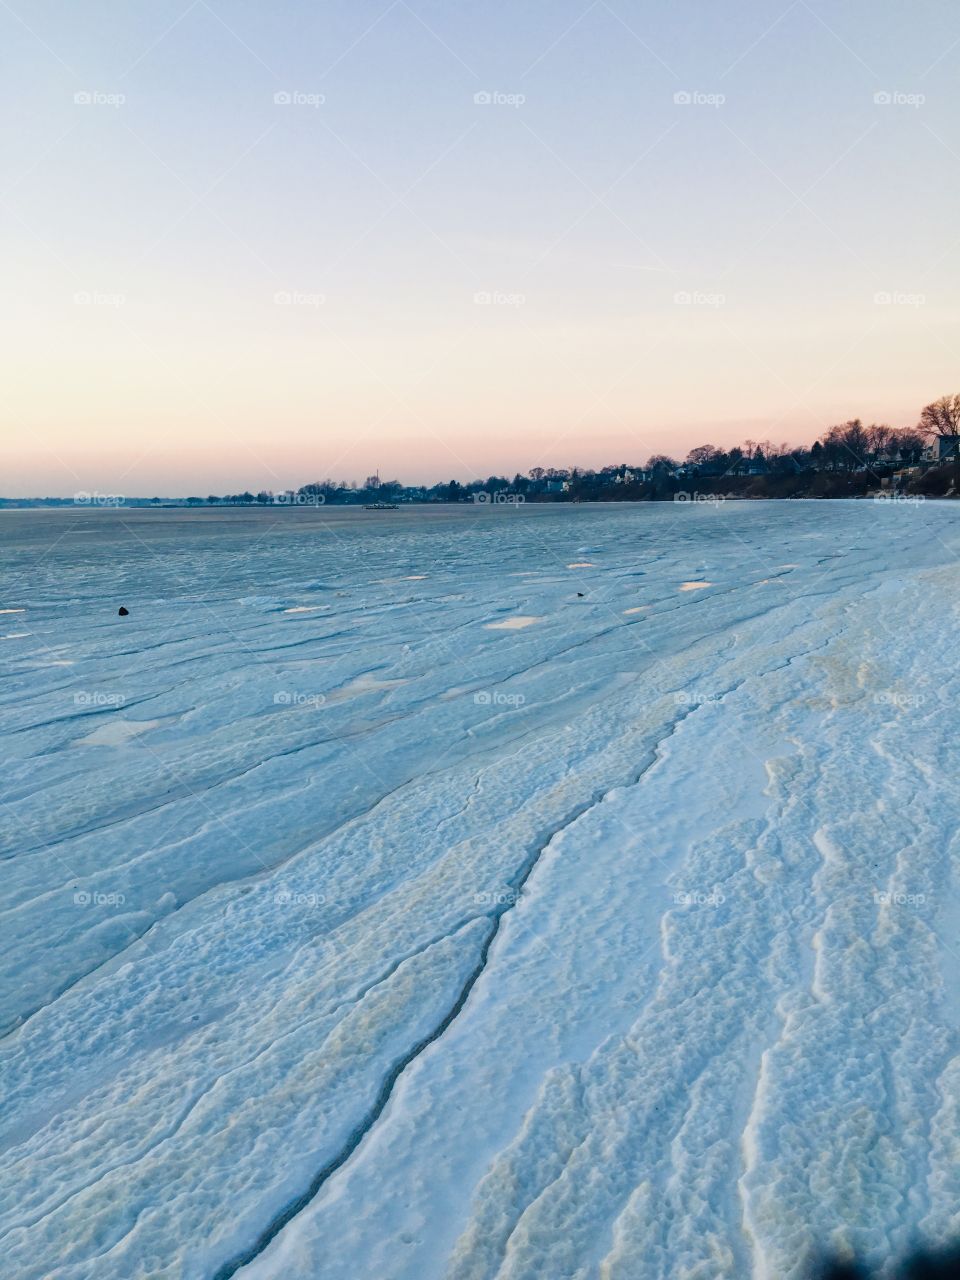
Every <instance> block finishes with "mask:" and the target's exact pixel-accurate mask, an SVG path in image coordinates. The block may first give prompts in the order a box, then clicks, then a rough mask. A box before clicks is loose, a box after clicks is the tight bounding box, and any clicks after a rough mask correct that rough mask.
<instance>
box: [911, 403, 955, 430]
mask: <svg viewBox="0 0 960 1280" xmlns="http://www.w3.org/2000/svg"><path fill="white" fill-rule="evenodd" d="M917 430H918V431H920V432H921V433H922V434H923V435H924V436H927V437H928V438H929V437H930V436H960V395H953V396H941V397H940V399H939V400H934V402H933V403H932V404H928V405H925V406H924V408H923V410H922V411H921V413H920V421H919V422H918V423H917Z"/></svg>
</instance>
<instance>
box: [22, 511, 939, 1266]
mask: <svg viewBox="0 0 960 1280" xmlns="http://www.w3.org/2000/svg"><path fill="white" fill-rule="evenodd" d="M958 552H960V505H957V504H951V503H934V502H926V503H923V502H914V501H909V502H900V501H885V502H872V501H865V502H829V503H828V502H822V503H814V502H809V503H808V502H781V503H733V502H728V503H721V504H717V505H714V504H701V503H687V504H682V503H677V504H673V503H670V504H648V505H642V506H627V505H624V506H614V505H611V506H609V507H602V508H599V507H588V506H582V507H572V506H563V507H556V506H540V507H535V506H527V507H519V508H518V507H507V506H496V507H494V506H483V505H479V506H470V507H466V506H464V507H459V508H418V507H414V508H409V509H402V510H400V511H397V512H376V513H374V512H363V511H358V510H344V509H336V508H321V509H319V510H286V509H266V510H242V509H238V510H229V511H217V510H204V511H197V512H193V511H187V510H168V511H162V510H161V511H150V510H122V509H121V510H104V511H101V510H89V509H79V510H62V511H23V512H15V511H2V512H0V554H2V569H3V578H2V598H0V610H2V612H0V624H2V625H0V664H2V669H3V674H4V679H3V682H2V688H0V713H2V731H0V739H2V741H0V745H2V751H3V760H4V767H3V770H2V773H0V812H2V813H3V816H4V821H3V823H2V824H0V828H2V840H3V857H4V863H3V866H4V876H3V894H2V902H0V909H2V913H3V921H2V936H3V941H4V945H3V948H2V959H0V964H2V980H0V1031H2V1039H0V1091H2V1097H3V1100H4V1106H3V1108H2V1119H0V1147H2V1160H0V1256H2V1258H3V1259H4V1263H3V1268H2V1269H3V1274H4V1276H5V1277H10V1278H11V1280H47V1278H56V1280H147V1278H148V1277H149V1278H150V1280H160V1278H163V1280H225V1278H226V1277H228V1276H232V1275H237V1276H238V1277H241V1278H242V1280H345V1278H346V1277H352V1278H353V1277H355V1278H357V1280H366V1278H368V1277H369V1278H370V1280H424V1278H426V1280H495V1278H496V1280H544V1278H549V1280H574V1278H575V1280H601V1278H602V1280H678V1278H681V1277H682V1278H685V1280H715V1278H718V1277H729V1278H730V1280H743V1278H744V1277H752V1278H754V1280H800V1278H801V1277H803V1276H805V1275H806V1274H807V1268H808V1266H809V1263H810V1260H811V1258H812V1256H813V1253H814V1251H815V1250H816V1249H817V1248H820V1247H827V1246H831V1247H833V1248H836V1249H838V1250H840V1251H843V1250H844V1249H856V1250H857V1252H858V1253H860V1254H861V1255H862V1256H864V1257H865V1258H866V1259H867V1260H871V1261H873V1262H875V1263H879V1262H881V1261H882V1260H883V1259H885V1258H888V1257H889V1256H891V1255H895V1254H897V1253H899V1252H900V1251H902V1250H903V1249H905V1248H906V1247H907V1246H908V1245H909V1244H911V1243H912V1242H913V1241H914V1240H915V1239H922V1240H926V1241H929V1242H933V1243H937V1242H945V1241H951V1240H954V1239H956V1238H957V1237H958V1236H960V1125H958V1121H960V1043H958V1034H957V1032H958V1024H960V897H958V869H960V857H958V855H960V840H958V835H957V831H958V822H960V745H958V739H957V732H956V724H957V706H958V700H960V672H958V664H957V656H956V637H957V635H958V629H960V592H958V583H960V570H958ZM120 605H125V606H126V607H127V608H128V609H129V611H130V613H129V616H128V617H125V618H120V617H118V616H117V609H118V607H119V606H120Z"/></svg>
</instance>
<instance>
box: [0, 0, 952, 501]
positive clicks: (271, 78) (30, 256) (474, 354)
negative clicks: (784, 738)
mask: <svg viewBox="0 0 960 1280" xmlns="http://www.w3.org/2000/svg"><path fill="white" fill-rule="evenodd" d="M958 58H960V8H958V7H957V5H956V3H955V0H884V3H882V4H877V3H876V0H869V2H868V0H792V2H790V0H738V3H736V4H729V3H728V4H722V5H721V4H718V3H717V2H716V0H677V2H675V3H666V2H665V0H660V2H658V3H649V2H647V3H643V2H641V3H638V2H637V0H632V2H631V0H576V2H574V0H488V2H487V3H484V4H482V5H479V4H475V5H470V4H464V3H462V2H461V3H455V2H454V0H447V2H446V3H441V2H440V0H376V2H374V0H349V2H348V0H328V2H326V3H317V2H316V0H310V2H309V3H308V2H306V0H303V2H301V0H271V3H270V4H264V3H262V0H85V3H84V4H83V5H78V4H77V3H76V0H2V3H0V69H2V76H0V102H2V109H3V115H4V119H5V121H6V123H7V128H6V129H5V130H4V132H3V135H2V138H0V238H2V249H3V260H4V264H5V270H4V273H3V276H2V277H0V298H2V306H0V339H2V350H3V357H2V368H3V379H2V390H0V415H2V417H0V423H2V426H0V494H3V495H7V496H27V495H40V494H47V495H70V494H71V493H76V492H78V491H79V492H102V493H111V494H125V495H132V496H134V495H135V496H151V495H153V494H163V495H186V494H191V493H197V494H201V495H205V494H207V493H224V492H235V491H238V490H242V489H246V488H251V489H253V490H257V489H259V488H268V489H274V490H280V489H284V488H287V487H296V486H297V485H300V484H302V483H305V482H307V481H310V480H313V479H320V478H325V477H328V476H330V477H333V478H336V479H345V480H350V479H357V480H360V481H362V480H363V479H364V478H365V477H366V476H367V475H369V474H371V473H373V472H376V471H379V473H380V474H381V475H382V476H384V477H387V476H390V477H398V478H399V479H401V480H403V481H404V482H407V483H415V482H421V481H424V482H428V483H433V482H435V481H438V480H441V479H443V480H446V479H450V478H458V479H461V480H466V479H472V478H474V477H480V476H484V477H485V476H487V475H489V474H492V473H494V474H495V473H508V474H512V473H513V472H514V471H516V470H521V471H526V470H528V469H529V468H531V467H533V466H558V467H566V466H572V465H579V466H601V465H603V464H604V463H608V462H614V463H615V462H628V463H635V464H639V463H642V462H643V461H645V459H646V458H647V457H649V456H650V455H651V454H653V453H659V452H666V453H669V454H672V455H674V456H683V455H684V454H685V453H686V451H687V450H688V449H689V448H691V447H692V446H694V445H698V444H702V443H705V442H712V443H715V444H718V445H727V446H729V445H731V444H733V443H736V442H739V441H742V440H743V439H746V438H749V439H754V440H771V441H773V442H775V443H780V442H782V441H786V442H790V443H801V442H809V441H812V440H813V439H815V438H816V437H817V436H818V435H819V434H820V433H822V432H823V430H825V429H826V428H827V427H828V426H829V425H830V424H831V423H834V422H838V421H844V420H846V419H848V418H850V417H854V416H860V417H862V418H863V419H864V420H865V421H867V422H870V421H885V422H889V423H892V424H893V425H895V426H907V425H913V424H914V423H915V422H916V420H917V416H918V413H919V410H920V408H921V407H922V405H923V404H925V403H926V402H928V401H929V400H932V399H934V398H935V397H937V396H939V395H942V394H945V393H948V392H954V391H960V321H958V311H957V305H956V304H957V286H958V270H957V268H958V257H960V221H958V218H957V209H958V207H960V131H958V129H957V121H958V120H960V84H958V80H957V76H956V65H957V61H958Z"/></svg>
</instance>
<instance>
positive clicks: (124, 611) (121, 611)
mask: <svg viewBox="0 0 960 1280" xmlns="http://www.w3.org/2000/svg"><path fill="white" fill-rule="evenodd" d="M129 612H130V610H129V609H125V608H124V607H123V605H121V606H120V608H119V609H118V610H117V613H118V614H119V616H120V617H121V618H125V617H126V616H127V614H128V613H129Z"/></svg>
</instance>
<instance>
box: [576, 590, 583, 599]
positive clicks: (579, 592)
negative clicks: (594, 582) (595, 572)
mask: <svg viewBox="0 0 960 1280" xmlns="http://www.w3.org/2000/svg"><path fill="white" fill-rule="evenodd" d="M577 595H578V596H579V597H580V599H581V600H582V599H583V592H582V591H578V592H577Z"/></svg>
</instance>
